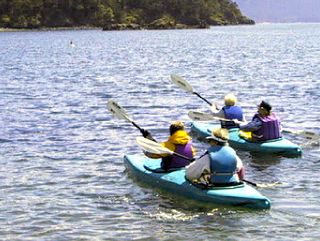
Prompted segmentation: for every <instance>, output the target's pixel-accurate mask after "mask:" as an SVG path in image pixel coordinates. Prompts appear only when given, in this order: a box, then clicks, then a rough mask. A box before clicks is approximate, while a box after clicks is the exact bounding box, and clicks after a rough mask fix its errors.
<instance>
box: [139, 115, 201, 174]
mask: <svg viewBox="0 0 320 241" xmlns="http://www.w3.org/2000/svg"><path fill="white" fill-rule="evenodd" d="M169 131H170V136H169V138H168V140H167V141H165V142H162V143H161V145H162V146H164V147H166V148H168V149H170V150H171V151H174V152H176V153H178V154H181V155H183V156H186V157H188V158H190V159H192V158H193V157H194V156H195V154H196V150H195V148H194V147H193V146H192V140H191V137H190V136H189V135H188V133H187V132H186V131H185V130H184V123H183V122H181V121H174V122H172V123H171V125H170V128H169ZM143 136H144V137H145V138H148V139H150V140H154V139H153V138H152V136H151V134H150V133H149V131H147V130H144V131H143ZM144 153H145V155H146V156H147V157H150V158H162V162H161V168H162V169H164V170H168V169H172V168H180V167H185V166H187V165H189V164H190V161H188V160H186V159H183V158H181V157H179V156H175V155H168V154H161V155H160V154H152V153H149V152H144Z"/></svg>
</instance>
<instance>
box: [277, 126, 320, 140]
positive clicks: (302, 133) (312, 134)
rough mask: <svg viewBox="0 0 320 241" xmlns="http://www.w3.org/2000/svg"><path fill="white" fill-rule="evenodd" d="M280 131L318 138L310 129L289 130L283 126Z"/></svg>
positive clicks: (313, 138) (310, 138)
mask: <svg viewBox="0 0 320 241" xmlns="http://www.w3.org/2000/svg"><path fill="white" fill-rule="evenodd" d="M282 132H284V133H291V134H296V135H301V136H304V137H305V138H307V139H309V140H315V139H318V138H320V137H319V136H318V135H317V134H316V133H314V132H311V131H303V130H291V129H287V128H284V129H282Z"/></svg>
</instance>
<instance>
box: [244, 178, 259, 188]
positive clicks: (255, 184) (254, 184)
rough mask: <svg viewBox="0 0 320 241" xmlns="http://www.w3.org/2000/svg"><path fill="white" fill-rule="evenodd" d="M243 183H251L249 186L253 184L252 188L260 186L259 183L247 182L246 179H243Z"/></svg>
mask: <svg viewBox="0 0 320 241" xmlns="http://www.w3.org/2000/svg"><path fill="white" fill-rule="evenodd" d="M241 181H244V182H246V183H249V184H251V185H252V186H255V187H257V186H258V184H257V183H254V182H250V181H248V180H245V179H242V180H241Z"/></svg>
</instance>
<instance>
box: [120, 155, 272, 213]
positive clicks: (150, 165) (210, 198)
mask: <svg viewBox="0 0 320 241" xmlns="http://www.w3.org/2000/svg"><path fill="white" fill-rule="evenodd" d="M160 162H161V160H160V159H149V158H147V157H145V156H143V155H125V156H124V163H125V166H126V169H127V170H128V171H129V172H130V173H131V174H132V175H133V176H134V177H135V178H137V179H138V180H140V181H142V182H144V183H147V184H149V185H151V186H153V187H156V188H159V189H162V190H164V191H167V192H169V193H173V194H175V195H178V196H182V197H186V198H188V199H191V200H194V201H198V202H202V203H205V204H206V205H208V204H214V205H216V204H221V205H230V206H243V207H248V208H255V209H269V208H270V205H271V202H270V200H269V199H268V198H267V197H265V196H263V195H262V194H260V193H259V192H258V191H257V190H256V189H254V188H253V187H251V186H249V185H248V184H246V183H241V184H239V185H236V186H228V187H210V188H203V187H200V186H196V185H194V184H192V183H191V182H189V181H188V180H187V179H186V178H185V169H184V168H181V169H178V170H174V171H171V172H164V170H162V169H161V168H160Z"/></svg>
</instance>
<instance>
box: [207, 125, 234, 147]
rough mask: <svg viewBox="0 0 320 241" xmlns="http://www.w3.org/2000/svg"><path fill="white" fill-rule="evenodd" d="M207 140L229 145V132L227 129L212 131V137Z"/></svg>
mask: <svg viewBox="0 0 320 241" xmlns="http://www.w3.org/2000/svg"><path fill="white" fill-rule="evenodd" d="M206 139H207V140H215V141H218V142H221V143H227V142H228V139H229V132H228V130H227V129H224V128H218V129H214V130H213V131H212V135H211V136H208V137H207V138H206Z"/></svg>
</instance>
